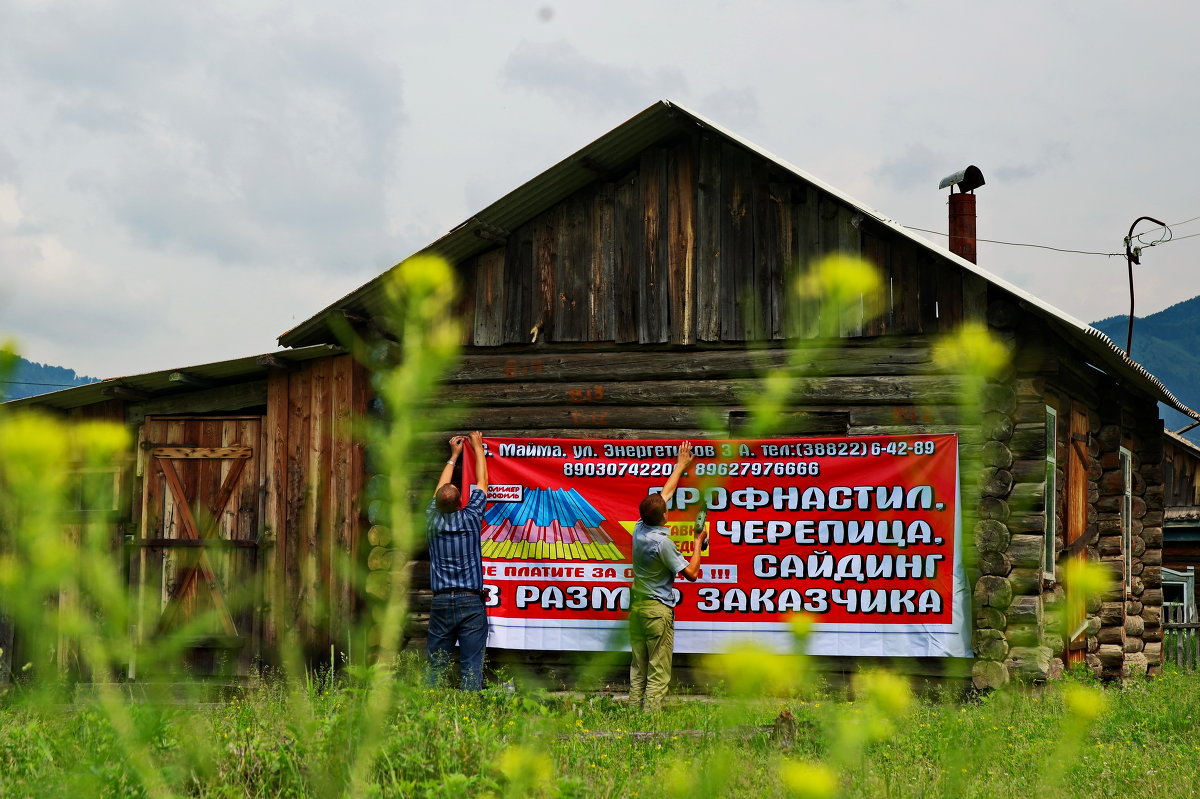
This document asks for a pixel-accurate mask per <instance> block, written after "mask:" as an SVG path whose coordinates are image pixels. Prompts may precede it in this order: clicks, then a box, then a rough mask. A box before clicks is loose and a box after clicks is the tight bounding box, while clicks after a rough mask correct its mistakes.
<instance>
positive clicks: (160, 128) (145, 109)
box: [0, 2, 405, 269]
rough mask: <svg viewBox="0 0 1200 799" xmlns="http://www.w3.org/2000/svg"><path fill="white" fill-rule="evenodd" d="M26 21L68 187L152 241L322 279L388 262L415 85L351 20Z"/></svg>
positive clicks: (30, 80) (22, 48) (23, 44)
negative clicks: (391, 201)
mask: <svg viewBox="0 0 1200 799" xmlns="http://www.w3.org/2000/svg"><path fill="white" fill-rule="evenodd" d="M133 17H136V18H137V20H138V24H137V25H136V26H134V25H129V24H128V19H129V18H133ZM25 19H26V20H27V24H26V26H25V30H24V31H23V34H24V35H22V36H15V35H14V36H12V37H11V43H12V46H13V47H16V48H18V53H17V57H16V58H15V59H13V61H14V63H15V64H16V65H18V66H17V67H16V69H17V72H18V77H19V79H20V80H21V81H22V83H23V84H24V85H25V86H26V87H27V89H29V94H30V95H32V96H33V97H36V98H43V99H40V100H34V101H33V104H34V105H35V106H37V107H39V108H40V109H41V110H42V111H43V112H45V113H48V114H49V115H50V118H51V119H53V124H54V125H55V129H56V139H57V141H56V142H54V143H53V145H51V146H55V147H57V152H56V155H58V156H59V157H60V158H61V163H60V164H59V167H58V168H59V170H60V171H63V172H65V173H66V177H64V178H63V182H64V184H65V187H69V188H70V189H73V190H78V191H83V192H85V193H86V195H87V196H88V197H90V198H91V199H92V201H93V202H94V204H95V206H96V207H100V208H104V209H105V212H106V213H110V214H111V215H112V218H113V221H114V222H115V223H116V224H117V225H118V226H120V227H121V228H123V229H124V230H126V231H127V232H128V234H129V235H130V237H131V238H132V239H133V240H134V241H135V242H137V243H139V244H140V245H142V246H146V247H151V248H157V249H159V250H162V251H164V252H167V253H176V254H178V253H187V254H198V255H204V256H208V257H210V258H213V259H216V260H218V261H220V262H223V263H226V264H228V262H229V261H235V262H237V263H240V264H242V265H243V266H253V265H255V264H258V263H265V262H268V261H271V260H277V259H283V260H286V261H288V262H290V263H291V264H293V265H294V266H297V267H299V268H309V269H341V268H344V267H345V266H346V264H347V261H348V260H349V259H350V258H361V257H362V253H363V252H364V250H365V251H367V252H375V251H376V250H379V249H381V243H380V241H381V239H386V232H385V231H386V229H387V224H386V219H385V216H386V208H385V206H386V203H385V187H386V185H387V183H388V181H389V180H390V178H391V176H392V173H393V172H394V170H395V161H396V147H397V142H398V141H399V136H400V133H401V128H402V126H403V125H404V122H405V118H404V114H403V107H402V96H401V87H402V81H401V76H400V73H399V68H398V67H397V66H396V65H395V64H394V63H391V62H390V61H389V59H388V57H387V55H386V52H383V53H380V52H379V51H372V50H368V49H364V48H361V47H358V46H356V43H355V41H354V39H355V32H354V31H353V30H351V29H348V28H346V23H344V22H343V21H340V20H339V18H336V17H334V18H331V19H323V18H320V17H316V18H309V17H303V16H301V15H299V14H298V13H297V14H296V15H292V14H290V13H288V12H286V11H278V12H274V13H272V14H269V15H268V14H266V13H262V14H260V15H259V16H253V15H249V16H248V17H240V16H238V12H237V11H236V10H225V11H218V10H210V9H208V8H206V7H205V8H200V7H182V8H175V7H171V8H169V9H168V8H166V7H164V6H163V5H162V4H159V3H154V2H142V3H133V4H125V7H124V8H123V9H122V11H121V13H120V14H117V13H113V9H111V8H106V7H105V6H103V5H97V6H86V7H79V8H77V7H76V6H74V4H71V5H70V6H67V5H63V6H52V7H49V8H48V9H46V10H44V11H41V12H39V13H37V14H30V15H27V16H26V17H25ZM2 168H3V159H2V158H0V169H2Z"/></svg>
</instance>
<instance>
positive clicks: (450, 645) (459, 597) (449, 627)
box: [429, 593, 488, 691]
mask: <svg viewBox="0 0 1200 799" xmlns="http://www.w3.org/2000/svg"><path fill="white" fill-rule="evenodd" d="M487 636H488V620H487V608H485V607H484V605H483V597H481V596H479V595H478V594H467V593H455V594H434V596H433V608H432V609H431V610H430V611H429V683H430V685H434V684H436V683H437V682H438V680H439V679H441V677H442V675H443V674H445V672H446V670H447V668H448V667H449V665H450V660H451V659H452V658H453V657H454V645H455V644H456V643H457V644H458V647H459V662H460V665H461V666H462V688H463V690H464V691H478V690H480V689H481V688H483V650H484V647H485V646H486V645H487Z"/></svg>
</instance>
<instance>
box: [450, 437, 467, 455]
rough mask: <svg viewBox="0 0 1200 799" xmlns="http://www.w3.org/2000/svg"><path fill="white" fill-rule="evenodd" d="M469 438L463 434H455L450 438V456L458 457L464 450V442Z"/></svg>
mask: <svg viewBox="0 0 1200 799" xmlns="http://www.w3.org/2000/svg"><path fill="white" fill-rule="evenodd" d="M466 440H467V439H466V438H464V437H463V436H454V437H453V438H451V439H450V457H451V458H457V457H458V456H459V453H461V452H462V448H463V442H464V441H466Z"/></svg>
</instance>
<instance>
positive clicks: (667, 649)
mask: <svg viewBox="0 0 1200 799" xmlns="http://www.w3.org/2000/svg"><path fill="white" fill-rule="evenodd" d="M691 462H692V444H691V442H690V441H684V442H683V443H682V444H680V445H679V455H678V457H677V458H676V461H675V469H674V471H672V472H671V476H670V478H669V479H668V480H667V484H666V485H664V486H663V489H662V493H659V494H650V495H649V496H647V497H646V498H645V499H643V500H642V502H641V504H640V505H639V506H638V513H639V515H640V516H641V519H640V520H638V522H637V524H636V525H634V528H633V594H632V597H631V600H630V606H629V640H630V643H631V644H632V646H633V662H632V663H631V664H630V666H629V701H630V704H632V705H634V706H636V707H639V708H641V709H642V710H644V711H645V712H647V713H654V712H656V711H658V709H659V708H660V707H661V706H662V701H663V697H664V696H666V694H667V687H668V686H669V685H670V683H671V655H672V653H673V652H674V650H675V593H674V584H675V577H676V575H683V577H684V578H685V579H687V580H691V581H694V580H695V579H696V578H697V577H699V576H700V551H701V550H702V549H704V544H705V541H704V540H703V539H704V529H703V526H698V527H697V529H696V532H695V535H696V540H695V542H694V544H693V548H692V557H691V558H690V559H687V558H684V557H683V555H681V554H679V550H678V549H676V548H675V543H674V542H673V541H671V533H670V530H669V529H668V528H667V527H666V526H665V525H666V520H667V502H668V501H669V500H670V499H671V498H672V497H673V496H675V489H676V487H677V486H678V485H679V478H680V477H681V476H682V475H683V471H684V469H686V468H687V467H688V466H689V465H690V464H691Z"/></svg>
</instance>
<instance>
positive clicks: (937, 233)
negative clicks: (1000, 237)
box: [904, 225, 1189, 258]
mask: <svg viewBox="0 0 1200 799" xmlns="http://www.w3.org/2000/svg"><path fill="white" fill-rule="evenodd" d="M904 227H906V228H908V229H909V230H919V231H921V232H922V233H932V234H933V235H935V236H945V237H946V238H949V237H950V234H949V233H942V232H941V231H938V230H926V229H925V228H923V227H913V226H912V225H905V226H904ZM1181 238H1189V237H1187V236H1182V237H1181ZM975 240H976V241H986V242H987V243H988V244H1007V245H1008V246H1009V247H1036V248H1037V249H1039V250H1054V251H1055V252H1071V253H1075V254H1076V255H1104V256H1107V257H1109V258H1111V257H1112V256H1114V255H1124V254H1125V253H1123V252H1092V251H1090V250H1068V249H1064V248H1063V247H1051V246H1050V245H1048V244H1026V243H1024V242H1020V241H997V240H996V239H975Z"/></svg>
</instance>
